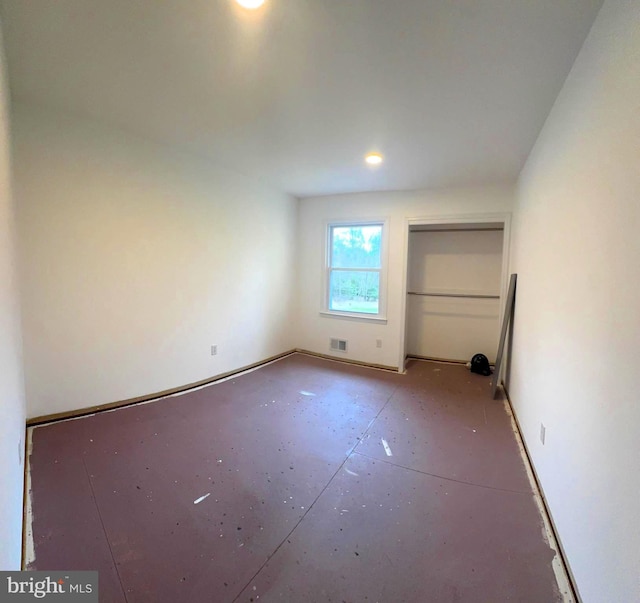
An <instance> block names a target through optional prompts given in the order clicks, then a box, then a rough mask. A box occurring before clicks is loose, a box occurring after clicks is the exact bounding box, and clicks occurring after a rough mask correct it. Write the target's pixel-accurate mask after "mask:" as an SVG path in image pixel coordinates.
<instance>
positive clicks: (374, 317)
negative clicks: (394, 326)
mask: <svg viewBox="0 0 640 603" xmlns="http://www.w3.org/2000/svg"><path fill="white" fill-rule="evenodd" d="M318 314H320V316H326V317H329V318H347V319H349V320H361V321H363V322H378V323H383V324H387V317H386V316H380V315H379V314H367V313H366V312H358V313H357V314H356V313H351V312H338V310H320V312H318Z"/></svg>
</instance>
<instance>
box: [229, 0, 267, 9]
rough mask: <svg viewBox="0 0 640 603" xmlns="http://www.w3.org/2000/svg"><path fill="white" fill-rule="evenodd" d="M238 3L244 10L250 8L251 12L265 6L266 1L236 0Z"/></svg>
mask: <svg viewBox="0 0 640 603" xmlns="http://www.w3.org/2000/svg"><path fill="white" fill-rule="evenodd" d="M236 2H237V3H238V4H239V5H240V6H242V8H248V9H249V10H255V9H256V8H260V7H261V6H262V5H263V4H264V0H236Z"/></svg>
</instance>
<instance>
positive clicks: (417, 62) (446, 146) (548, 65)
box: [1, 0, 602, 197]
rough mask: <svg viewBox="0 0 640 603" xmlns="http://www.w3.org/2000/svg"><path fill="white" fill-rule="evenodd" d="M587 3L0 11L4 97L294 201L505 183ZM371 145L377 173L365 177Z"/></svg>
mask: <svg viewBox="0 0 640 603" xmlns="http://www.w3.org/2000/svg"><path fill="white" fill-rule="evenodd" d="M601 4H602V0H267V4H266V5H265V6H264V7H263V9H261V10H260V11H258V12H255V13H249V12H247V11H245V10H243V9H240V8H239V7H237V6H236V5H235V3H233V2H232V0H206V1H205V0H165V1H162V2H160V1H158V0H49V1H44V0H2V2H1V11H2V19H3V28H4V35H5V46H6V48H5V51H6V54H7V58H8V66H9V75H10V87H11V90H12V96H13V99H14V101H16V100H17V101H20V100H25V101H28V102H32V103H37V104H41V105H47V106H53V107H56V108H59V109H62V110H64V111H68V112H73V113H78V114H81V115H84V116H88V117H93V118H96V119H98V120H101V121H104V122H106V123H109V124H111V125H115V126H118V127H121V128H123V129H126V130H129V131H132V132H134V133H136V134H139V135H142V136H145V137H147V138H151V139H153V140H156V141H159V142H163V143H168V144H172V145H177V146H179V147H182V148H184V149H186V150H190V151H192V152H196V153H198V154H201V155H206V156H208V157H210V158H211V159H212V160H213V161H215V162H216V163H218V164H220V165H223V166H226V167H229V168H232V169H234V170H236V171H239V172H241V173H243V174H248V175H251V176H253V177H258V178H262V179H264V180H266V181H268V182H270V183H271V184H272V185H273V186H275V187H277V188H278V189H280V190H284V191H286V192H289V193H291V194H293V195H296V196H299V197H300V196H310V195H323V194H331V193H338V192H351V191H367V190H403V189H417V188H431V187H445V186H466V185H471V184H480V183H488V182H504V181H514V180H515V178H516V177H517V175H518V173H519V171H520V170H521V168H522V166H523V164H524V161H525V159H526V157H527V155H528V153H529V151H530V150H531V147H532V146H533V143H534V142H535V139H536V136H537V134H538V132H539V131H540V128H541V126H542V124H543V122H544V120H545V118H546V116H547V114H548V112H549V110H550V108H551V105H552V103H553V101H554V100H555V97H556V95H557V93H558V92H559V90H560V87H561V85H562V82H563V81H564V78H565V77H566V75H567V73H568V72H569V69H570V67H571V65H572V63H573V60H574V58H575V56H576V55H577V53H578V51H579V49H580V46H581V44H582V41H583V40H584V38H585V36H586V34H587V32H588V30H589V27H590V26H591V23H592V22H593V20H594V18H595V15H596V13H597V10H598V8H599V7H600V5H601ZM371 150H377V151H380V152H382V153H383V154H384V156H385V158H386V161H385V163H384V164H383V166H381V167H380V168H378V169H372V168H369V167H366V166H365V164H364V163H363V160H362V159H363V155H364V154H365V153H366V152H367V151H371Z"/></svg>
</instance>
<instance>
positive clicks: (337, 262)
mask: <svg viewBox="0 0 640 603" xmlns="http://www.w3.org/2000/svg"><path fill="white" fill-rule="evenodd" d="M331 235H332V236H331V267H332V268H380V255H381V254H380V243H381V241H382V225H380V224H372V225H368V226H333V227H332V228H331Z"/></svg>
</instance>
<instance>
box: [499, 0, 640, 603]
mask: <svg viewBox="0 0 640 603" xmlns="http://www.w3.org/2000/svg"><path fill="white" fill-rule="evenodd" d="M639 65H640V3H639V2H637V0H613V1H609V0H607V1H605V3H604V5H603V8H602V10H601V12H600V14H599V16H598V18H597V20H596V22H595V24H594V26H593V28H592V31H591V33H590V35H589V36H588V38H587V40H586V41H585V44H584V47H583V48H582V51H581V52H580V54H579V56H578V58H577V60H576V63H575V65H574V67H573V69H572V71H571V73H570V75H569V77H568V79H567V81H566V83H565V85H564V88H563V90H562V92H561V94H560V96H559V97H558V99H557V101H556V103H555V106H554V108H553V110H552V112H551V114H550V116H549V118H548V120H547V123H546V125H545V127H544V129H543V131H542V133H541V135H540V137H539V139H538V141H537V143H536V146H535V148H534V150H533V152H532V154H531V156H530V157H529V160H528V162H527V165H526V168H525V170H524V172H523V174H522V176H521V180H520V190H519V198H518V204H517V211H516V213H515V226H516V229H515V235H514V239H513V240H514V241H515V244H514V246H513V256H512V257H513V258H514V271H515V272H517V273H518V292H517V300H516V319H515V329H514V348H513V360H512V367H511V368H512V373H511V377H510V380H509V383H508V387H509V392H510V395H511V398H512V401H513V404H514V406H515V410H516V413H517V415H518V418H519V420H520V424H521V426H522V429H523V432H524V436H525V439H526V442H527V445H528V447H529V450H530V452H531V454H532V458H533V461H534V464H535V467H536V470H537V473H538V475H539V477H540V479H541V482H542V486H543V488H544V492H545V494H546V497H547V499H548V502H549V505H550V508H551V512H552V515H553V518H554V521H555V523H556V525H557V527H558V529H559V533H560V537H561V541H562V543H563V546H564V548H565V550H566V553H567V555H568V559H569V563H570V566H571V569H572V571H573V574H574V576H575V578H576V580H577V584H578V587H579V591H580V593H581V596H582V598H583V600H584V601H585V602H589V603H603V602H608V601H640V581H639V579H638V576H639V571H640V529H639V526H640V502H639V498H638V495H639V493H640V473H639V472H638V466H639V464H640V431H639V430H640V393H639V392H640V389H639V387H640V364H639V358H640V71H639ZM541 422H542V423H544V424H545V426H546V444H545V445H544V446H543V445H542V444H541V442H540V440H539V435H538V434H539V430H540V423H541Z"/></svg>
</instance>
